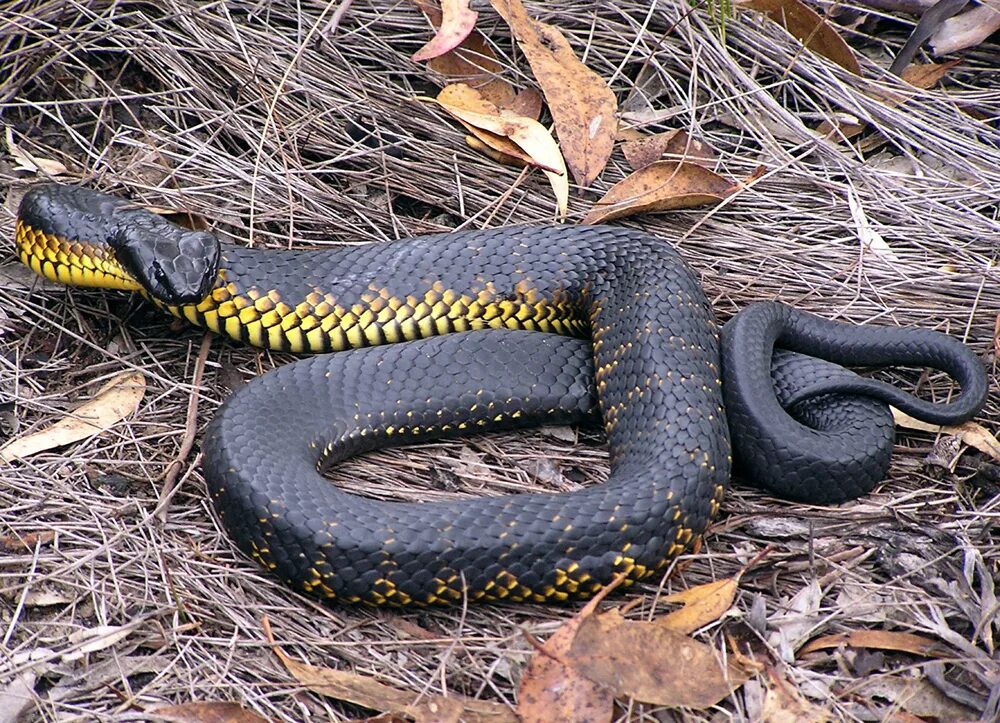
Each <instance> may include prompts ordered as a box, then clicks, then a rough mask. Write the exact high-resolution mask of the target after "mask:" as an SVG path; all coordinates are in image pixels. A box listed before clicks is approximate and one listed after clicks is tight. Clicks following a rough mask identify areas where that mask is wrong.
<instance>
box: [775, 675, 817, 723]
mask: <svg viewBox="0 0 1000 723" xmlns="http://www.w3.org/2000/svg"><path fill="white" fill-rule="evenodd" d="M767 677H768V679H769V681H770V685H768V686H767V692H766V693H765V694H764V703H763V705H762V706H761V723H827V721H830V720H832V718H831V717H830V714H829V712H827V711H826V710H823V709H822V708H818V707H817V706H815V705H813V704H812V703H810V702H809V701H808V700H806V699H805V698H804V697H803V696H802V694H801V693H799V691H797V690H796V689H795V688H794V686H792V684H791V683H789V682H788V681H787V680H785V679H783V678H780V677H779V676H778V674H777V673H776V672H775V670H774V669H773V668H771V667H768V669H767Z"/></svg>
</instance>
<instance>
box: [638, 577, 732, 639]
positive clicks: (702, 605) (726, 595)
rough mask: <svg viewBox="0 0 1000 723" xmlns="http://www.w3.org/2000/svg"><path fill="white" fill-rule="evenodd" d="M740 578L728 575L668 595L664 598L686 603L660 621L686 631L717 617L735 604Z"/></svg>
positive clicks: (665, 625)
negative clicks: (724, 577)
mask: <svg viewBox="0 0 1000 723" xmlns="http://www.w3.org/2000/svg"><path fill="white" fill-rule="evenodd" d="M739 581H740V579H739V577H727V578H726V579H725V580H719V581H717V582H708V583H705V584H704V585H698V586H697V587H692V588H690V589H688V590H683V591H681V592H678V593H674V594H673V595H667V596H666V597H664V598H662V600H663V601H664V602H671V603H682V604H683V605H684V607H683V608H681V609H680V610H675V611H674V612H672V613H669V614H667V615H664V616H663V617H662V618H659V619H658V620H657V621H656V622H657V624H659V625H663V626H664V627H666V628H669V629H670V630H673V631H674V632H678V633H682V634H685V635H687V634H689V633H693V632H694V631H695V630H697V629H698V628H700V627H703V626H705V625H708V624H709V623H711V622H714V621H716V620H718V619H719V618H720V617H721V616H722V615H723V613H725V612H726V611H727V610H729V608H731V607H732V606H733V600H735V599H736V589H737V586H738V585H739Z"/></svg>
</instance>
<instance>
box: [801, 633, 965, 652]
mask: <svg viewBox="0 0 1000 723" xmlns="http://www.w3.org/2000/svg"><path fill="white" fill-rule="evenodd" d="M841 645H847V646H850V647H852V648H877V649H878V650H898V651H899V652H902V653H913V654H914V655H922V656H924V657H925V658H937V657H941V656H942V655H947V654H948V650H947V649H946V648H945V647H944V646H942V645H941V644H940V643H939V642H937V641H936V640H932V639H931V638H925V637H923V636H921V635H914V634H913V633H897V632H893V631H891V630H854V631H852V632H849V633H837V634H836V635H826V636H824V637H822V638H816V639H815V640H812V641H810V642H808V643H806V644H805V645H803V646H802V648H800V649H799V655H805V654H806V653H812V652H814V651H816V650H825V649H828V648H837V647H840V646H841Z"/></svg>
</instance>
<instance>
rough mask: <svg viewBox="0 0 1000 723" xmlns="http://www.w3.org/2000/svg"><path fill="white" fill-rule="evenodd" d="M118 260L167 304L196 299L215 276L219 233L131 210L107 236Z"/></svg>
mask: <svg viewBox="0 0 1000 723" xmlns="http://www.w3.org/2000/svg"><path fill="white" fill-rule="evenodd" d="M109 242H110V245H111V247H112V248H113V249H114V252H115V258H117V259H118V262H119V263H120V264H121V265H122V266H123V267H124V268H125V270H126V271H128V272H129V273H130V274H131V275H132V276H134V277H135V279H136V281H138V282H139V283H140V284H142V286H143V287H144V288H145V289H146V291H147V292H148V293H149V295H150V296H152V297H153V298H154V299H156V300H157V301H161V302H163V303H165V304H167V305H179V304H190V303H197V302H199V301H201V300H202V299H204V298H205V296H207V295H208V293H209V292H210V291H211V290H212V287H213V286H214V284H215V280H216V278H217V277H218V269H219V256H220V253H221V252H220V244H219V239H218V238H216V237H215V236H214V235H212V234H210V233H207V232H204V231H189V230H188V229H185V228H181V227H180V226H176V225H174V224H172V223H170V222H168V221H166V220H164V219H162V218H160V217H158V216H154V215H153V214H150V213H146V212H142V213H141V214H140V213H130V214H129V218H128V222H127V223H121V222H119V223H118V224H117V229H116V232H115V234H114V235H113V237H112V238H111V239H109Z"/></svg>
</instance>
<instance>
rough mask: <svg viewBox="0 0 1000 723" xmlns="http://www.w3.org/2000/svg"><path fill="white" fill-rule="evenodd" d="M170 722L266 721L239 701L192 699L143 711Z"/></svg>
mask: <svg viewBox="0 0 1000 723" xmlns="http://www.w3.org/2000/svg"><path fill="white" fill-rule="evenodd" d="M145 713H146V714H147V715H150V716H156V717H157V718H161V719H163V720H165V721H170V722H171V723H267V721H268V719H267V718H265V717H264V716H262V715H259V714H257V713H254V712H253V711H252V710H247V709H246V708H244V707H243V706H241V705H240V704H239V703H230V702H226V701H205V702H199V701H193V702H190V703H180V704H179V705H163V706H157V707H156V708H150V709H147V710H146V711H145Z"/></svg>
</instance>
